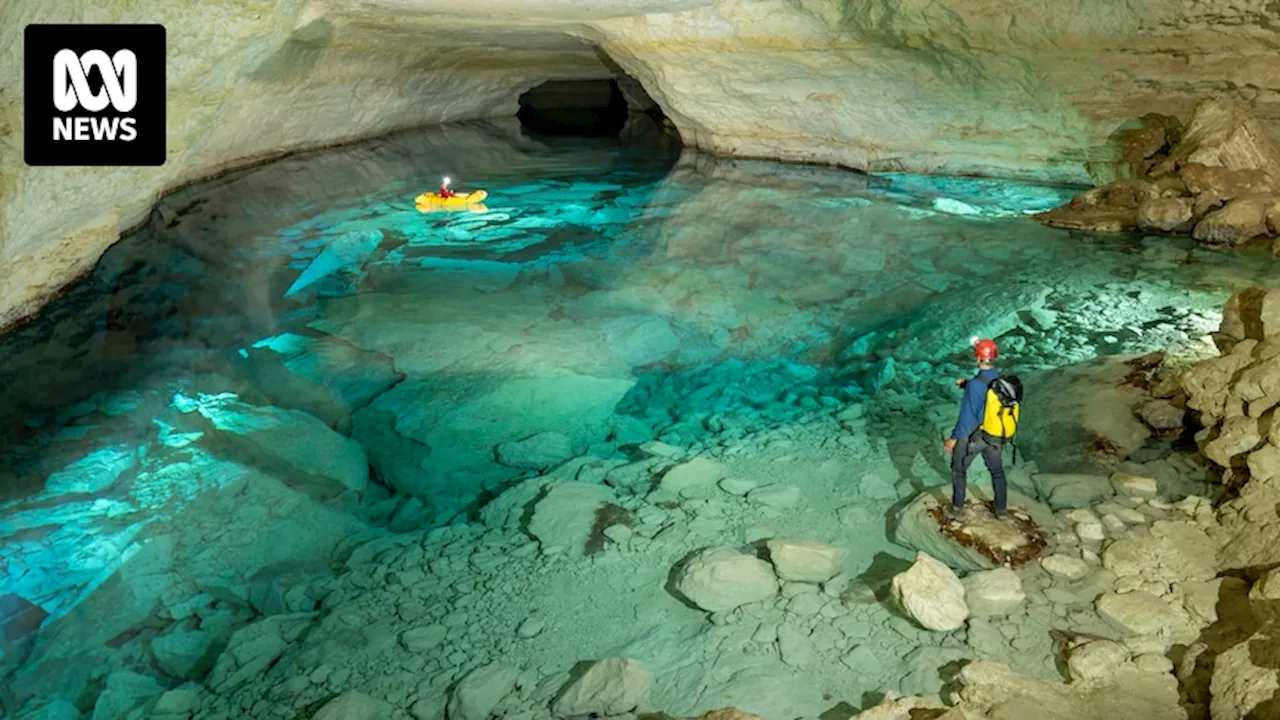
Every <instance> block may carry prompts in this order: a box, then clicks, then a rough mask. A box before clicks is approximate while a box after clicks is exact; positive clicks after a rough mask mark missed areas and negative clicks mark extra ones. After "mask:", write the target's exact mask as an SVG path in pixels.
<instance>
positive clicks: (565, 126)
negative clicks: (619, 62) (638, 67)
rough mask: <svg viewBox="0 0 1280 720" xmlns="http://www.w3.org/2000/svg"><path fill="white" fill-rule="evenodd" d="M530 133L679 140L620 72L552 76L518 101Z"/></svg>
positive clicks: (655, 107) (648, 100) (640, 89)
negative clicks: (569, 77)
mask: <svg viewBox="0 0 1280 720" xmlns="http://www.w3.org/2000/svg"><path fill="white" fill-rule="evenodd" d="M519 103H520V109H519V111H518V112H517V113H516V117H517V118H519V119H520V122H521V124H522V125H523V126H524V129H525V131H526V132H529V133H532V134H534V135H543V136H575V137H609V138H620V139H623V140H634V139H638V136H646V137H648V138H653V137H654V136H659V137H661V138H663V140H664V141H665V142H664V144H676V145H678V144H679V137H678V135H677V134H676V131H675V127H674V125H672V123H671V122H670V120H668V119H667V118H666V116H665V115H664V114H663V112H662V109H661V108H660V107H659V106H658V104H657V103H656V102H654V101H653V99H652V98H650V97H649V94H648V93H647V92H645V90H644V88H643V87H642V86H641V85H640V83H639V82H637V81H636V80H634V79H633V78H631V77H628V76H627V75H626V74H624V73H622V72H621V71H617V75H616V76H615V77H613V78H599V79H590V80H548V81H546V82H543V83H542V84H540V85H537V86H535V87H533V88H530V89H529V90H527V91H525V92H524V93H523V94H522V95H521V96H520V99H519Z"/></svg>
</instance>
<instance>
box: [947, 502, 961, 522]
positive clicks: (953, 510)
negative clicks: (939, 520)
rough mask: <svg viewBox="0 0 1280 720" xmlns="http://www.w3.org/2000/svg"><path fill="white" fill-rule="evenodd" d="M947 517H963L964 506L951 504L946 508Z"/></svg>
mask: <svg viewBox="0 0 1280 720" xmlns="http://www.w3.org/2000/svg"><path fill="white" fill-rule="evenodd" d="M947 517H948V518H951V519H952V520H963V519H964V508H962V507H956V506H954V505H951V506H949V507H948V508H947Z"/></svg>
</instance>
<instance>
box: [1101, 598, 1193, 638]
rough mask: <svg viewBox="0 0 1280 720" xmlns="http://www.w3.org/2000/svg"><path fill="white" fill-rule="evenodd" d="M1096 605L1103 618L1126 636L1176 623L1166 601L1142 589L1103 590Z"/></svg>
mask: <svg viewBox="0 0 1280 720" xmlns="http://www.w3.org/2000/svg"><path fill="white" fill-rule="evenodd" d="M1095 607H1096V609H1097V611H1098V615H1099V616H1101V617H1102V619H1103V620H1106V621H1107V622H1108V623H1110V624H1111V625H1112V626H1113V627H1114V628H1116V629H1117V630H1120V631H1121V632H1124V633H1127V634H1128V635H1154V634H1156V633H1158V632H1160V631H1161V630H1162V629H1164V630H1168V629H1169V628H1171V627H1172V626H1173V625H1174V624H1175V622H1176V615H1175V614H1174V610H1173V608H1172V607H1170V606H1169V603H1168V602H1166V601H1165V600H1164V599H1163V598H1160V597H1157V596H1155V595H1152V594H1151V593H1149V592H1146V591H1143V590H1135V591H1134V592H1128V593H1103V594H1102V595H1100V596H1099V597H1098V599H1097V601H1096V603H1095Z"/></svg>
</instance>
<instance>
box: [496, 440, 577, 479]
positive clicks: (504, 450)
mask: <svg viewBox="0 0 1280 720" xmlns="http://www.w3.org/2000/svg"><path fill="white" fill-rule="evenodd" d="M497 454H498V462H500V463H502V464H503V465H506V466H507V467H513V468H520V469H522V470H546V469H548V468H551V467H554V466H556V465H559V464H560V463H562V462H565V461H566V460H568V459H569V458H572V457H573V455H574V452H573V440H571V439H569V437H568V436H567V435H565V434H563V433H558V432H541V433H538V434H536V435H530V436H529V437H527V438H524V439H522V440H517V441H515V442H506V443H502V444H501V445H499V446H498V449H497Z"/></svg>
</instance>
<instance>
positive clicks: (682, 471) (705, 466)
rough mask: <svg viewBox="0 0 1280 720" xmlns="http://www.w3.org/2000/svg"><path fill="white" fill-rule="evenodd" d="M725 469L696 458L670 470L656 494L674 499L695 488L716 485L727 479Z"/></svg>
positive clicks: (713, 462)
mask: <svg viewBox="0 0 1280 720" xmlns="http://www.w3.org/2000/svg"><path fill="white" fill-rule="evenodd" d="M725 474H726V472H725V468H724V466H723V465H721V464H720V463H718V462H716V461H714V460H710V459H708V458H701V457H698V458H694V459H692V460H690V461H689V462H686V463H681V464H679V465H676V466H675V467H673V468H671V469H670V470H668V471H667V472H666V473H664V474H663V475H662V479H661V480H660V481H658V488H657V490H656V493H658V494H661V496H662V497H674V496H678V495H680V494H681V493H682V492H685V491H688V490H691V489H693V488H706V487H710V486H712V485H715V483H716V482H718V481H719V480H721V479H723V478H724V477H725Z"/></svg>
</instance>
